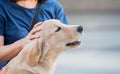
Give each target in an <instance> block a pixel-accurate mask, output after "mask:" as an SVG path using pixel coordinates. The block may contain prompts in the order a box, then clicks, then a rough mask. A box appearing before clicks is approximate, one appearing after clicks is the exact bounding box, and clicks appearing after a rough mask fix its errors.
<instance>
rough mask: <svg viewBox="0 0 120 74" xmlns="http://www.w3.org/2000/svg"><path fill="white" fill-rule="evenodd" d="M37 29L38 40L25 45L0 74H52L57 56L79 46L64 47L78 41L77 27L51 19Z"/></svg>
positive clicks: (79, 34)
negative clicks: (39, 29) (38, 30)
mask: <svg viewBox="0 0 120 74" xmlns="http://www.w3.org/2000/svg"><path fill="white" fill-rule="evenodd" d="M38 24H39V23H38ZM39 27H40V28H41V31H40V32H39V34H40V38H38V39H35V40H33V41H31V42H30V43H28V44H27V45H25V47H24V48H23V49H22V50H21V52H20V53H19V54H18V55H17V56H16V57H15V58H13V59H12V60H11V61H10V62H9V63H8V64H7V65H6V66H5V67H4V68H3V71H2V72H1V73H0V74H53V72H54V69H55V65H56V60H57V57H58V56H59V54H60V53H61V52H62V51H63V50H67V49H70V48H75V47H78V46H79V43H78V44H75V45H71V46H66V44H67V43H70V42H73V41H79V38H80V36H81V33H80V32H78V31H77V28H78V25H64V24H63V23H61V22H60V21H58V20H55V19H52V20H47V21H45V22H43V24H42V25H40V26H39Z"/></svg>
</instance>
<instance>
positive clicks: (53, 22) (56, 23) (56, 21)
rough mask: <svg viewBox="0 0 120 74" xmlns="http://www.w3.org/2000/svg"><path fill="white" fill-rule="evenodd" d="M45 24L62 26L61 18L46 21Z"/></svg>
mask: <svg viewBox="0 0 120 74" xmlns="http://www.w3.org/2000/svg"><path fill="white" fill-rule="evenodd" d="M44 24H45V25H47V26H60V25H61V24H62V23H61V22H60V21H59V20H56V19H51V20H47V21H44Z"/></svg>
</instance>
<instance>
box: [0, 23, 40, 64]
mask: <svg viewBox="0 0 120 74" xmlns="http://www.w3.org/2000/svg"><path fill="white" fill-rule="evenodd" d="M39 25H40V24H36V25H35V26H34V27H33V29H32V30H31V31H30V33H29V34H28V35H27V36H26V37H25V38H23V39H20V40H18V41H16V42H14V43H12V44H10V45H4V36H0V63H1V62H4V61H8V60H10V59H12V58H14V57H15V56H16V55H17V54H18V53H19V52H20V51H21V49H22V48H23V47H24V45H26V44H27V43H29V42H30V41H31V40H33V39H35V38H38V37H39V35H37V34H35V33H36V32H38V31H40V29H39V28H37V26H39Z"/></svg>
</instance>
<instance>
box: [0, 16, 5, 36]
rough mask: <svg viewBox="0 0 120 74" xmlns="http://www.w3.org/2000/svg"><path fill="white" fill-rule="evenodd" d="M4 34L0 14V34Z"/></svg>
mask: <svg viewBox="0 0 120 74" xmlns="http://www.w3.org/2000/svg"><path fill="white" fill-rule="evenodd" d="M3 35H4V20H3V19H2V17H1V16H0V36H3Z"/></svg>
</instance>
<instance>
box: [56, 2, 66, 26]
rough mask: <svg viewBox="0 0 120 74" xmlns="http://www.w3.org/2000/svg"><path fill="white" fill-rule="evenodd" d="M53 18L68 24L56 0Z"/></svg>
mask: <svg viewBox="0 0 120 74" xmlns="http://www.w3.org/2000/svg"><path fill="white" fill-rule="evenodd" d="M55 19H58V20H60V21H61V22H62V23H64V24H68V21H67V18H66V15H65V12H64V9H63V7H62V5H61V4H60V3H59V2H57V1H56V3H55Z"/></svg>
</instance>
